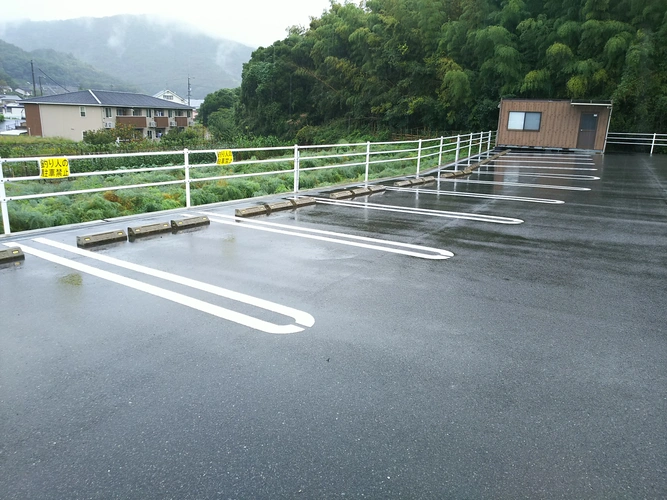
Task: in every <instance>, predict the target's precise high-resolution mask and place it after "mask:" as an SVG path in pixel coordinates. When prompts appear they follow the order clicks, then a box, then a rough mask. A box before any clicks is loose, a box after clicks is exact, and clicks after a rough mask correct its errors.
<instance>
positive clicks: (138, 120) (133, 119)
mask: <svg viewBox="0 0 667 500" xmlns="http://www.w3.org/2000/svg"><path fill="white" fill-rule="evenodd" d="M119 123H120V124H122V125H130V126H132V127H134V128H146V127H148V118H147V117H145V116H117V117H116V124H119Z"/></svg>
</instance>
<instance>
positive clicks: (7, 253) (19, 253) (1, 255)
mask: <svg viewBox="0 0 667 500" xmlns="http://www.w3.org/2000/svg"><path fill="white" fill-rule="evenodd" d="M19 260H25V254H24V253H23V250H21V249H20V248H8V249H7V250H0V264H5V263H7V262H17V261H19Z"/></svg>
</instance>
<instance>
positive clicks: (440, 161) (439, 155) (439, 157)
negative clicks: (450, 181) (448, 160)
mask: <svg viewBox="0 0 667 500" xmlns="http://www.w3.org/2000/svg"><path fill="white" fill-rule="evenodd" d="M444 143H445V138H444V137H443V136H440V150H439V151H438V172H440V165H442V146H443V144H444Z"/></svg>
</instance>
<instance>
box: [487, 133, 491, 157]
mask: <svg viewBox="0 0 667 500" xmlns="http://www.w3.org/2000/svg"><path fill="white" fill-rule="evenodd" d="M489 156H491V131H490V130H489V140H488V142H487V143H486V157H487V158H488V157H489Z"/></svg>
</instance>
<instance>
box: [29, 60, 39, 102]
mask: <svg viewBox="0 0 667 500" xmlns="http://www.w3.org/2000/svg"><path fill="white" fill-rule="evenodd" d="M30 69H31V70H32V95H34V96H36V95H37V86H36V85H35V65H34V63H33V61H32V59H30Z"/></svg>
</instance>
